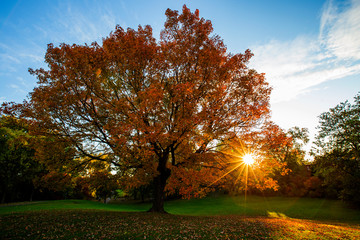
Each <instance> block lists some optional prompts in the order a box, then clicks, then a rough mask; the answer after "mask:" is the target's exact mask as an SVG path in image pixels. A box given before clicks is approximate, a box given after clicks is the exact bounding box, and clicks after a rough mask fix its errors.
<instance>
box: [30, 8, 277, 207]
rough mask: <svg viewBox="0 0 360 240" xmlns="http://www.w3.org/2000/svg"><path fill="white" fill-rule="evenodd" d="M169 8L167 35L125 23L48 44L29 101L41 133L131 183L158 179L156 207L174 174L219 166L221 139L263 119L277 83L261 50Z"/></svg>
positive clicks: (187, 12)
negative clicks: (80, 40)
mask: <svg viewBox="0 0 360 240" xmlns="http://www.w3.org/2000/svg"><path fill="white" fill-rule="evenodd" d="M166 17H167V19H166V22H165V25H164V29H163V30H162V31H161V36H160V40H159V41H156V40H155V38H154V37H153V35H152V29H151V27H150V26H145V27H141V26H139V27H138V29H137V30H134V29H130V28H129V29H127V30H124V29H123V28H121V27H120V26H117V27H116V29H115V31H114V32H112V33H110V35H109V36H108V37H106V38H104V39H103V42H102V44H101V45H99V44H98V43H92V44H91V45H68V44H61V45H60V46H58V47H55V46H54V45H52V44H49V45H48V49H47V52H46V56H45V61H46V63H47V64H48V69H37V70H32V69H30V72H31V73H32V74H34V75H36V76H37V78H38V86H37V87H36V88H35V89H34V91H33V92H32V93H31V94H30V99H29V101H28V103H26V104H25V106H27V108H28V111H27V113H28V116H30V117H32V118H33V119H36V123H37V127H38V129H39V130H43V131H42V134H50V135H51V134H53V135H56V136H57V137H61V138H64V139H67V141H71V142H72V144H73V145H74V146H75V148H76V149H77V152H78V154H80V155H82V156H83V157H86V158H87V159H91V160H99V161H107V162H109V163H111V164H112V165H113V166H115V167H116V168H117V170H118V173H119V175H121V176H123V177H125V178H127V179H128V180H129V181H128V182H127V183H128V184H129V185H134V186H135V185H136V184H146V183H147V184H148V183H150V182H151V183H152V184H153V186H154V189H153V193H154V201H153V205H152V208H151V209H150V211H156V212H163V211H164V197H165V187H166V185H167V183H168V182H169V179H170V178H169V177H170V176H172V175H173V176H174V178H176V176H179V174H180V175H181V173H183V174H185V173H190V174H189V176H192V178H194V174H195V175H196V174H197V173H200V172H201V169H214V167H215V168H216V164H217V161H216V158H215V157H214V154H213V153H214V151H215V150H216V149H217V146H218V145H219V144H223V143H226V142H227V141H228V140H229V139H231V138H234V137H235V136H236V135H237V134H238V133H239V132H243V131H247V130H249V129H251V128H252V127H254V126H256V125H257V124H259V123H260V122H262V121H263V119H264V118H265V117H266V116H267V114H268V113H269V95H270V92H271V88H270V87H269V85H268V83H267V82H266V81H265V78H264V75H263V74H260V73H257V72H256V71H255V70H253V69H249V68H248V66H247V63H248V61H249V59H250V58H251V57H252V53H251V52H250V51H249V50H247V51H245V53H244V54H231V53H229V52H228V51H227V49H226V46H225V44H224V42H223V40H222V39H221V38H220V37H219V36H218V35H215V34H213V27H212V24H211V22H210V21H209V20H205V19H204V18H200V17H199V11H198V10H196V11H195V12H194V13H192V12H191V11H190V10H189V9H188V8H187V7H186V6H184V7H183V10H182V13H179V12H178V11H175V10H170V9H168V10H167V11H166ZM172 173H177V174H172ZM200 175H201V174H200ZM202 176H203V177H206V175H204V174H202ZM177 179H178V180H180V181H184V179H181V177H179V178H177ZM173 180H174V179H172V181H171V182H174V181H173ZM188 180H191V178H189V179H188ZM178 183H179V182H178ZM189 184H190V185H191V183H188V185H189ZM180 185H181V182H180ZM180 193H181V191H180Z"/></svg>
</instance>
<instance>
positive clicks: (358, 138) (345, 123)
mask: <svg viewBox="0 0 360 240" xmlns="http://www.w3.org/2000/svg"><path fill="white" fill-rule="evenodd" d="M318 128H319V133H318V135H317V137H316V140H317V141H316V149H314V153H315V154H316V156H315V164H316V174H317V175H318V176H320V177H322V178H323V179H324V184H323V185H324V186H323V187H324V191H325V195H327V196H329V197H340V198H342V199H343V200H348V201H352V202H355V203H356V204H358V205H359V203H360V191H359V188H358V185H359V184H360V93H359V94H357V95H356V96H355V97H354V102H353V103H351V102H349V101H345V102H342V103H340V104H338V105H337V106H335V107H334V108H331V109H330V110H329V111H328V112H324V113H323V114H321V115H320V122H319V127H318Z"/></svg>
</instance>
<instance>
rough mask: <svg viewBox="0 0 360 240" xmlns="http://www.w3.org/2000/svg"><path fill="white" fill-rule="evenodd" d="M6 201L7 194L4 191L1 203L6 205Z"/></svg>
mask: <svg viewBox="0 0 360 240" xmlns="http://www.w3.org/2000/svg"><path fill="white" fill-rule="evenodd" d="M5 199H6V192H5V191H4V192H3V194H2V197H1V203H5Z"/></svg>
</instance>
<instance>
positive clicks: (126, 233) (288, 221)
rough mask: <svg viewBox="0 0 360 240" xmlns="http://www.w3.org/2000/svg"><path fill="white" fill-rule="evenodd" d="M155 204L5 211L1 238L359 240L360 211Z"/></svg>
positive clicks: (288, 201)
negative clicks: (155, 208) (158, 209)
mask: <svg viewBox="0 0 360 240" xmlns="http://www.w3.org/2000/svg"><path fill="white" fill-rule="evenodd" d="M149 208H150V203H145V204H139V203H126V202H120V203H112V204H103V203H100V202H94V201H84V200H61V201H45V202H34V203H17V204H11V205H1V206H0V239H55V238H56V239H144V238H146V239H185V238H186V239H360V225H359V224H360V211H359V210H355V209H350V208H348V207H347V206H346V205H344V204H343V203H342V202H340V201H333V200H325V199H309V198H282V197H271V198H263V197H258V196H248V198H247V200H246V202H245V199H244V197H242V196H240V197H230V196H221V197H209V198H205V199H193V200H175V201H169V202H166V205H165V209H166V210H167V211H168V212H169V213H171V214H165V215H164V214H154V213H146V212H145V211H146V210H147V209H149Z"/></svg>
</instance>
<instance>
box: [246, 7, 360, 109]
mask: <svg viewBox="0 0 360 240" xmlns="http://www.w3.org/2000/svg"><path fill="white" fill-rule="evenodd" d="M339 9H340V8H338V7H337V6H336V5H335V4H334V3H333V2H332V1H328V2H327V3H326V4H325V5H324V8H323V11H322V16H321V21H320V29H319V36H312V37H311V36H299V37H297V38H296V39H293V40H291V41H287V42H281V41H276V40H272V41H270V42H269V43H267V44H265V45H261V46H253V47H252V48H251V49H253V52H254V54H255V56H254V59H253V62H252V63H251V67H254V68H255V69H257V70H258V71H260V72H265V73H266V76H267V79H268V81H269V83H270V84H271V85H272V86H273V89H274V90H273V94H272V102H273V103H276V102H281V101H287V100H290V99H293V98H295V97H296V96H298V95H300V94H302V93H305V92H308V91H310V88H311V87H314V86H316V85H318V84H320V83H323V82H326V81H330V80H334V79H338V78H341V77H345V76H350V75H353V74H359V73H360V62H359V60H360V14H359V13H360V1H356V2H355V1H352V2H351V3H350V5H348V6H347V7H346V8H345V9H343V10H341V11H340V10H339Z"/></svg>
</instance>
